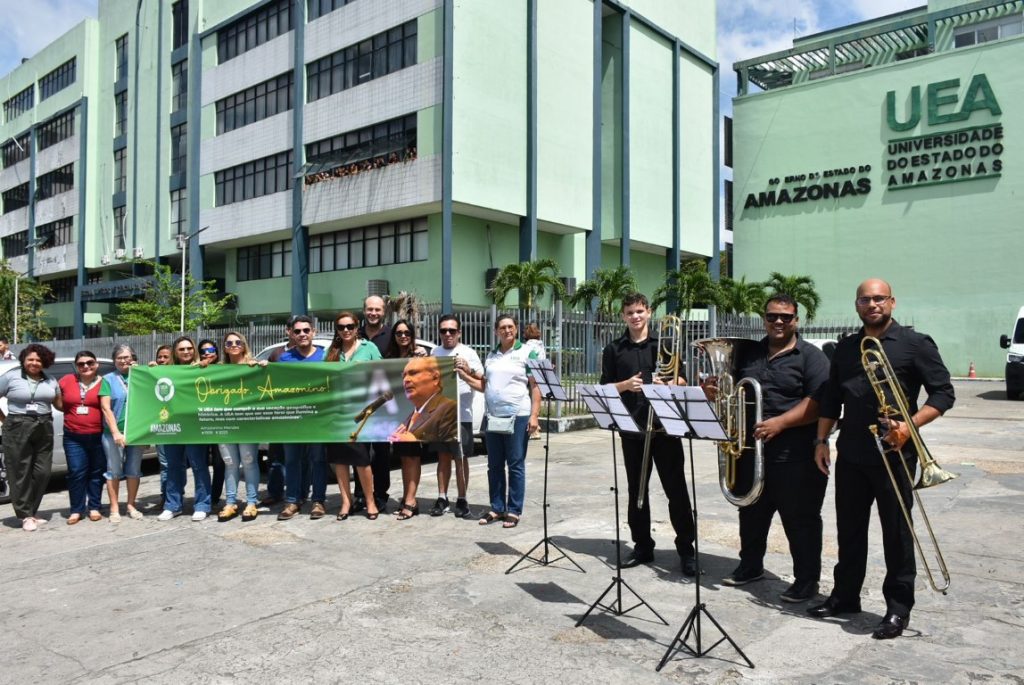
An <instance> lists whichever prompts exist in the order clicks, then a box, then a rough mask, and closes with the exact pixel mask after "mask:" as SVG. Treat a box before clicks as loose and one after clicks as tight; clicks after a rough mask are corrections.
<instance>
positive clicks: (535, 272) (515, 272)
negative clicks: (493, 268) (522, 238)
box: [487, 259, 565, 309]
mask: <svg viewBox="0 0 1024 685" xmlns="http://www.w3.org/2000/svg"><path fill="white" fill-rule="evenodd" d="M548 288H551V289H552V290H553V291H554V293H555V296H556V297H562V296H563V295H564V294H565V286H564V285H562V281H561V280H560V279H559V278H558V262H556V261H555V260H553V259H537V260H534V261H532V262H518V263H515V264H506V265H505V266H503V267H502V268H501V269H500V270H499V271H498V274H497V276H495V277H494V283H492V284H491V287H490V288H489V289H488V290H487V294H488V295H490V296H491V299H493V300H494V304H496V305H498V306H499V307H503V306H504V305H505V298H506V297H508V294H509V293H510V292H512V291H513V290H518V291H519V306H520V307H522V308H524V309H533V307H534V304H535V302H536V301H537V300H538V299H540V298H541V297H544V294H545V293H546V292H547V290H548Z"/></svg>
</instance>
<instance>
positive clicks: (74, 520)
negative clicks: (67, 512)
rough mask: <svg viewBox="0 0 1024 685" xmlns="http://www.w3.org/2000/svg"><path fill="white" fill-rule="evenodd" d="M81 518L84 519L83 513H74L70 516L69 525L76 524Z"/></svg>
mask: <svg viewBox="0 0 1024 685" xmlns="http://www.w3.org/2000/svg"><path fill="white" fill-rule="evenodd" d="M81 520H82V515H81V514H72V515H71V516H68V525H69V526H73V525H75V524H76V523H78V522H79V521H81Z"/></svg>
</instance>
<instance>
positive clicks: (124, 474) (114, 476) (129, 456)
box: [103, 433, 142, 480]
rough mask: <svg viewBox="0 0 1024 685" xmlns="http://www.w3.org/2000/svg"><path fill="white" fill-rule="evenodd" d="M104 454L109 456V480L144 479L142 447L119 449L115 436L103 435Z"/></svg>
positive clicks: (107, 475) (130, 446) (133, 446)
mask: <svg viewBox="0 0 1024 685" xmlns="http://www.w3.org/2000/svg"><path fill="white" fill-rule="evenodd" d="M103 452H104V453H105V454H106V455H107V471H106V473H104V474H103V477H104V478H106V479H107V480H121V479H122V478H142V445H126V446H125V447H118V446H117V443H116V442H114V436H113V435H111V434H110V433H104V434H103Z"/></svg>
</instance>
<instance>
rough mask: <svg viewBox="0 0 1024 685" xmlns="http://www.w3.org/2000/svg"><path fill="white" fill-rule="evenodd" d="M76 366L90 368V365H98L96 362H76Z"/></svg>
mask: <svg viewBox="0 0 1024 685" xmlns="http://www.w3.org/2000/svg"><path fill="white" fill-rule="evenodd" d="M75 366H77V367H78V368H80V369H88V368H89V367H90V366H96V362H95V361H91V362H75Z"/></svg>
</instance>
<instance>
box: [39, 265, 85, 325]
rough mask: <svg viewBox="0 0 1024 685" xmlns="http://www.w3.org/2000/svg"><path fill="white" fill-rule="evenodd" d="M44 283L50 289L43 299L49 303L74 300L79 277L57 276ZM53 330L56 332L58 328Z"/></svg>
mask: <svg viewBox="0 0 1024 685" xmlns="http://www.w3.org/2000/svg"><path fill="white" fill-rule="evenodd" d="M44 284H45V285H47V286H49V290H48V291H47V293H46V295H45V296H44V298H43V301H44V302H46V303H47V304H53V303H54V302H74V300H75V287H76V286H77V285H78V278H76V277H75V276H65V277H64V278H55V279H53V280H52V281H44ZM51 330H54V331H55V332H56V329H51ZM68 337H70V336H68Z"/></svg>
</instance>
